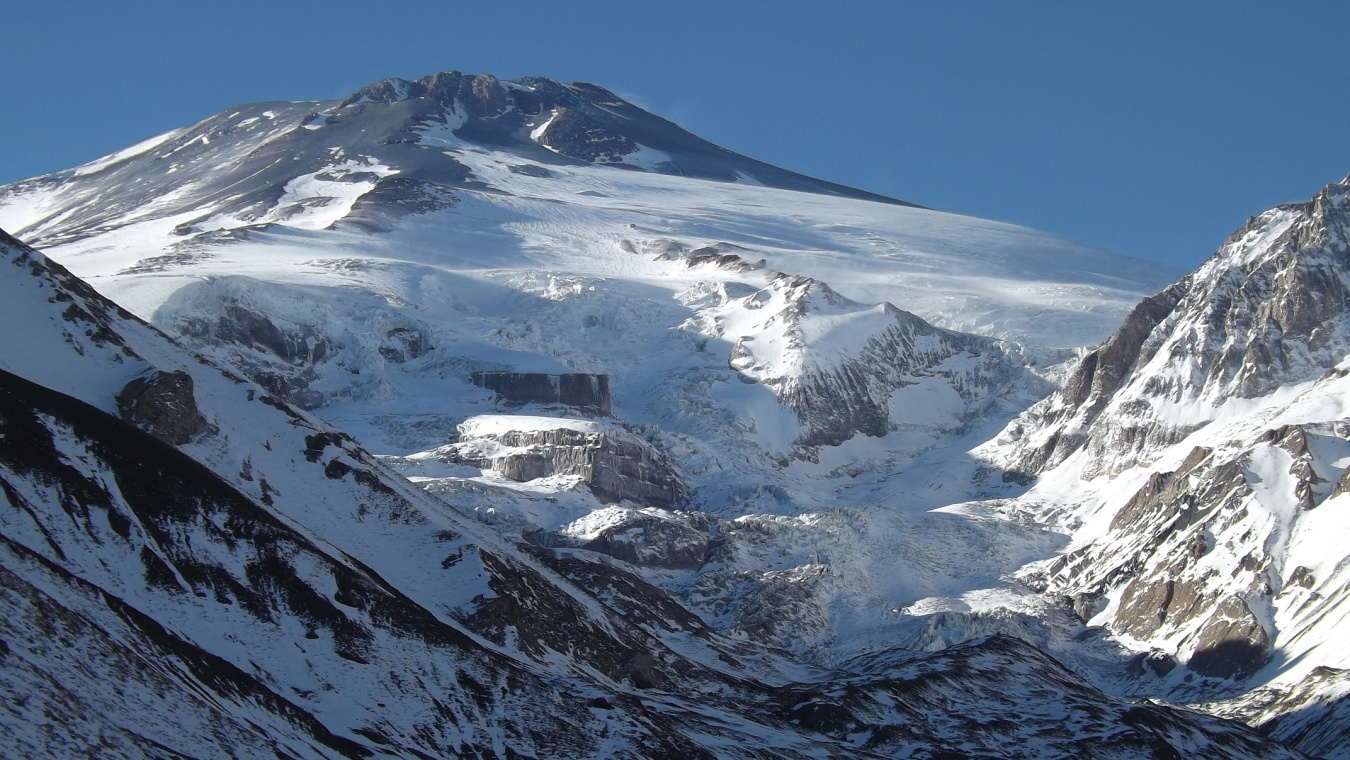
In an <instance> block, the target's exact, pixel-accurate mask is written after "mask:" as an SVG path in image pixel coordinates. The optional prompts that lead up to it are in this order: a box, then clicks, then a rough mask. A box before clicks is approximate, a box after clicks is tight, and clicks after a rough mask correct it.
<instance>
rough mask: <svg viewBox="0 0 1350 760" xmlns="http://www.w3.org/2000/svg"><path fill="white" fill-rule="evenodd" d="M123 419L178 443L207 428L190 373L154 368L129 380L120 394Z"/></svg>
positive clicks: (118, 408)
mask: <svg viewBox="0 0 1350 760" xmlns="http://www.w3.org/2000/svg"><path fill="white" fill-rule="evenodd" d="M117 411H118V413H119V414H121V416H122V419H124V420H126V421H127V422H130V423H131V424H133V425H135V426H136V427H138V428H140V429H141V430H144V431H145V432H147V433H149V434H150V435H153V436H154V437H156V438H158V439H160V440H161V441H164V442H165V443H168V444H172V445H174V446H178V445H181V444H184V443H187V442H188V441H190V440H192V437H193V436H195V435H197V434H198V433H200V432H202V431H203V430H205V429H206V426H207V423H206V419H205V418H203V417H202V415H201V412H199V411H197V402H196V400H195V399H194V398H193V395H192V377H191V376H190V375H188V373H186V372H184V371H182V370H177V371H174V372H162V371H159V370H156V371H155V372H153V373H151V374H148V375H143V376H141V377H138V378H136V379H135V380H132V381H131V382H129V383H127V385H126V387H125V388H123V389H122V391H121V392H120V393H118V394H117Z"/></svg>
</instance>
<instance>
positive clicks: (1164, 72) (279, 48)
mask: <svg viewBox="0 0 1350 760" xmlns="http://www.w3.org/2000/svg"><path fill="white" fill-rule="evenodd" d="M1348 33H1350V3H1345V2H1343V1H1340V2H1299V1H1282V2H1279V3H1256V2H1241V1H1239V2H1234V1H1232V0H1225V1H1224V2H1211V3H1200V2H1186V3H1174V2H1129V3H1097V2H1035V1H1030V2H1017V3H1014V2H992V1H991V2H962V1H960V0H956V1H943V2H930V3H909V2H898V1H897V2H881V1H869V0H835V1H834V2H829V3H823V2H799V1H798V0H778V1H776V2H752V1H751V0H741V1H740V2H735V1H733V2H726V1H725V0H724V1H723V2H703V1H702V0H691V1H686V2H680V3H670V2H660V3H657V2H642V1H630V2H587V1H586V0H573V2H567V3H558V2H511V1H510V0H496V1H493V2H489V1H488V0H472V1H468V2H447V1H442V2H407V1H400V0H390V1H388V2H384V3H378V4H376V3H369V2H362V3H358V2H348V1H346V0H327V1H326V2H309V1H307V0H272V2H268V3H263V2H254V1H253V0H237V1H236V2H230V3H192V2H138V1H137V0H125V1H124V2H119V3H103V2H99V3H90V2H74V1H72V0H47V1H46V2H43V3H23V4H20V5H18V6H17V7H13V8H10V9H7V11H6V41H5V51H4V55H3V64H0V87H2V88H3V93H4V103H5V107H4V114H5V116H4V118H2V119H0V140H2V141H3V145H4V146H5V150H4V151H3V152H0V182H9V181H13V180H17V179H21V178H24V177H29V176H33V175H37V174H41V173H44V172H48V171H54V170H57V169H62V168H66V167H69V166H73V165H76V164H79V163H83V162H85V161H88V160H91V159H93V158H96V157H98V156H101V155H104V154H107V153H110V152H112V151H114V150H117V149H118V148H121V147H124V146H126V145H129V144H131V143H134V142H137V141H139V140H141V139H144V138H146V137H149V136H151V135H153V134H157V133H159V132H163V131H167V130H169V129H172V128H174V127H178V126H182V125H184V124H188V123H191V122H194V121H196V120H198V119H201V118H204V117H206V116H209V115H211V114H213V113H215V112H217V111H220V110H222V109H224V108H227V107H229V106H231V105H235V104H237V103H242V102H250V101H262V100H304V99H323V98H338V97H342V96H344V95H346V94H347V93H349V92H351V91H352V90H355V89H356V88H358V87H360V86H361V85H363V84H366V83H369V82H371V81H374V80H377V79H379V78H381V77H384V76H389V75H395V76H403V77H407V78H415V77H418V76H421V75H424V74H427V73H431V72H433V71H439V70H448V69H458V70H461V71H466V72H473V73H492V74H496V75H497V76H499V77H502V78H514V77H518V76H525V75H538V76H547V77H552V78H555V79H561V80H563V81H573V80H583V81H590V82H595V83H597V84H600V85H602V86H604V87H607V88H608V89H611V90H613V91H615V92H617V93H619V94H621V95H623V96H625V97H628V98H629V99H631V100H633V101H634V102H636V103H638V104H640V105H642V106H644V107H646V108H648V109H649V110H652V111H654V112H656V113H658V114H660V115H662V116H665V117H667V118H669V119H672V120H674V121H676V122H678V123H680V124H681V125H683V126H685V127H686V128H688V129H690V130H691V131H693V132H695V133H697V134H699V135H701V136H703V137H705V138H707V139H709V140H712V141H713V142H716V143H719V144H721V145H723V146H725V147H727V148H730V149H732V150H736V151H738V152H741V153H745V154H747V155H750V156H753V157H755V158H758V159H761V160H764V161H768V162H770V163H774V164H777V165H780V166H783V167H785V168H788V169H792V170H795V171H799V172H803V173H806V174H811V175H814V176H817V177H821V178H823V179H828V180H831V181H835V182H840V183H843V184H848V185H853V186H855V187H859V188H863V189H866V190H871V191H873V192H879V193H883V194H886V195H891V196H894V197H897V198H902V199H905V200H909V201H912V202H915V203H920V204H923V205H926V206H931V207H933V208H938V209H942V210H946V211H954V212H958V213H963V214H971V215H975V216H982V217H988V218H992V219H1000V220H1005V221H1010V222H1015V223H1018V224H1024V225H1027V226H1031V227H1036V228H1038V229H1042V230H1046V231H1050V232H1054V233H1057V234H1060V235H1064V236H1066V237H1070V238H1074V239H1076V240H1080V241H1083V242H1086V243H1090V244H1093V245H1097V246H1100V247H1103V248H1106V249H1108V250H1113V251H1117V252H1119V253H1126V254H1130V255H1134V256H1140V257H1144V258H1151V259H1156V260H1159V261H1167V262H1172V263H1175V264H1177V265H1179V266H1183V267H1187V268H1189V267H1191V266H1194V265H1195V264H1197V263H1198V262H1199V261H1201V260H1202V259H1203V258H1205V257H1206V256H1208V255H1209V254H1210V253H1212V252H1213V251H1214V249H1215V248H1216V247H1217V246H1218V245H1219V244H1220V243H1221V242H1222V241H1223V239H1224V238H1225V237H1226V236H1227V235H1228V234H1229V233H1230V232H1231V231H1232V230H1233V229H1235V228H1236V227H1237V226H1238V225H1240V224H1241V223H1242V222H1243V221H1244V220H1245V219H1246V217H1247V216H1249V215H1252V214H1255V213H1258V212H1260V211H1262V210H1264V209H1266V208H1268V207H1270V206H1272V205H1275V204H1277V203H1283V202H1289V201H1301V200H1306V199H1307V198H1308V197H1310V196H1311V195H1312V194H1313V193H1315V192H1316V191H1317V190H1319V189H1320V188H1321V187H1322V186H1323V185H1325V184H1326V183H1328V182H1332V181H1336V180H1339V179H1341V178H1342V177H1344V176H1345V175H1346V174H1347V173H1350V140H1348V139H1346V125H1347V124H1350V86H1347V78H1346V75H1347V72H1350V45H1347V44H1346V36H1347V34H1348Z"/></svg>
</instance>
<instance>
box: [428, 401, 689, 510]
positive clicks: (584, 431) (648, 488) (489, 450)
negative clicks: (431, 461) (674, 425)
mask: <svg viewBox="0 0 1350 760" xmlns="http://www.w3.org/2000/svg"><path fill="white" fill-rule="evenodd" d="M519 419H520V424H519V426H516V425H513V424H512V422H513V420H512V418H511V417H486V418H483V417H480V418H474V419H472V420H469V421H467V422H465V423H463V424H461V425H460V426H459V431H460V441H459V443H456V444H452V445H450V446H447V447H444V448H442V449H439V450H437V452H436V456H437V458H440V459H442V460H444V461H447V462H454V463H461V464H473V465H475V466H478V467H482V468H483V469H490V470H492V471H494V472H496V473H498V474H500V475H502V476H503V477H506V478H509V479H511V480H514V481H517V482H522V483H523V482H528V481H531V480H538V479H539V478H546V477H552V476H558V475H561V476H571V477H576V478H578V479H580V481H581V482H582V483H584V484H586V486H588V487H589V488H590V490H591V492H592V493H594V494H595V496H596V498H598V499H600V500H601V501H603V502H606V503H611V504H617V503H619V502H624V501H629V502H634V503H636V504H641V505H643V506H651V507H662V508H669V507H673V506H677V505H679V504H681V503H682V502H683V501H684V500H685V497H686V496H687V495H688V493H687V489H686V487H685V485H684V483H683V482H681V480H680V478H679V476H678V475H676V473H675V471H674V470H673V469H672V468H671V466H670V464H669V463H668V462H667V460H666V458H665V456H664V455H663V454H662V453H661V452H660V451H658V450H657V449H656V448H655V447H653V446H651V445H650V444H648V443H647V442H646V441H643V440H642V439H640V438H638V437H637V436H634V435H632V434H629V433H627V432H625V431H623V430H621V429H619V428H617V427H612V426H607V425H600V424H594V423H589V422H586V421H580V420H565V419H555V418H546V417H522V418H519Z"/></svg>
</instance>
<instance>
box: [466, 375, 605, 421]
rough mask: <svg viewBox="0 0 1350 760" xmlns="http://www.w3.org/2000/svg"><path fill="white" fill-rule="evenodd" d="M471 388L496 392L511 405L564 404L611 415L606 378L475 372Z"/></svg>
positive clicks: (598, 376)
mask: <svg viewBox="0 0 1350 760" xmlns="http://www.w3.org/2000/svg"><path fill="white" fill-rule="evenodd" d="M472 379H473V384H474V385H476V386H478V387H479V388H486V389H488V390H490V391H496V392H497V395H498V396H499V397H501V398H502V399H504V400H506V401H508V402H510V403H514V404H566V405H567V406H571V407H575V408H577V409H581V410H583V411H587V412H592V413H594V414H603V415H606V416H608V415H609V414H610V396H609V375H590V374H586V373H584V372H572V373H567V374H558V375H549V374H544V373H541V372H475V373H473V375H472Z"/></svg>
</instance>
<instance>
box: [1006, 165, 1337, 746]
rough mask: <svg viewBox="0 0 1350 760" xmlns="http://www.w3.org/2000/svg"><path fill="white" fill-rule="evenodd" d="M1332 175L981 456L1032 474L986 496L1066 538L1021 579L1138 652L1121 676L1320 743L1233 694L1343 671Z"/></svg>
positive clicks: (1144, 317)
mask: <svg viewBox="0 0 1350 760" xmlns="http://www.w3.org/2000/svg"><path fill="white" fill-rule="evenodd" d="M1347 189H1348V188H1347V185H1346V183H1337V184H1333V185H1330V186H1328V187H1327V188H1325V189H1324V190H1323V191H1322V192H1321V193H1319V194H1318V195H1317V196H1316V197H1314V198H1313V199H1312V200H1311V201H1309V202H1308V203H1304V204H1297V205H1290V206H1282V207H1279V208H1276V209H1272V210H1271V211H1268V212H1266V213H1264V214H1261V215H1259V216H1257V217H1254V218H1253V219H1252V220H1251V221H1250V222H1249V223H1248V224H1247V225H1246V226H1245V227H1244V228H1242V229H1241V230H1239V231H1237V232H1236V233H1235V234H1234V235H1233V236H1232V237H1231V238H1230V239H1229V240H1228V242H1226V243H1225V244H1224V246H1223V247H1222V248H1220V250H1219V251H1218V252H1217V253H1216V254H1215V255H1214V256H1213V257H1212V258H1211V259H1209V260H1208V261H1206V262H1205V263H1204V264H1203V265H1201V267H1200V268H1199V269H1198V270H1197V271H1196V272H1195V273H1194V274H1193V275H1191V276H1189V277H1187V278H1185V279H1183V280H1182V281H1180V282H1179V283H1177V284H1176V285H1174V286H1172V287H1171V288H1169V289H1167V290H1166V291H1164V292H1163V293H1161V294H1159V295H1158V296H1156V297H1154V298H1152V299H1149V300H1148V301H1146V302H1145V303H1144V304H1141V306H1140V307H1139V308H1138V309H1136V311H1135V312H1134V313H1133V314H1132V315H1131V317H1130V319H1129V320H1127V322H1126V324H1125V326H1123V327H1122V328H1121V330H1120V331H1119V332H1117V333H1116V335H1115V336H1113V337H1112V338H1111V339H1110V340H1108V341H1107V342H1106V343H1105V344H1103V346H1102V347H1100V348H1099V349H1097V350H1096V351H1093V352H1091V353H1089V354H1088V355H1087V356H1086V357H1085V358H1084V360H1083V361H1082V362H1081V363H1080V364H1079V365H1078V367H1077V368H1076V369H1075V370H1074V372H1073V373H1072V374H1071V376H1070V379H1069V381H1068V383H1067V384H1066V386H1065V388H1064V389H1063V390H1061V391H1059V392H1057V393H1055V394H1053V395H1052V396H1051V397H1050V398H1048V399H1046V400H1045V401H1044V402H1042V403H1040V404H1037V405H1035V406H1033V407H1032V408H1031V409H1030V410H1029V411H1028V412H1026V413H1025V414H1023V415H1022V416H1020V417H1019V418H1018V419H1017V420H1015V421H1014V422H1013V423H1011V424H1010V425H1009V426H1008V428H1007V429H1005V430H1004V431H1003V432H1002V433H1001V434H1000V436H999V437H998V438H996V439H995V440H994V441H992V442H991V443H990V444H989V445H987V446H986V447H984V448H983V449H982V453H983V455H985V456H988V457H990V458H991V459H993V460H994V461H996V462H999V463H1001V464H1002V465H1003V466H1005V467H1007V468H1008V469H1009V470H1013V471H1017V472H1021V473H1025V474H1032V475H1037V476H1039V482H1038V483H1037V485H1036V486H1035V487H1034V488H1032V489H1031V491H1030V492H1028V493H1027V494H1026V495H1025V496H1023V497H1022V498H1021V499H1020V500H1018V501H1016V502H1013V503H1011V504H1008V505H1005V506H1004V507H1003V509H1004V510H1005V511H1007V512H1008V513H1013V514H1016V513H1019V512H1020V513H1021V514H1024V515H1033V516H1034V517H1035V519H1039V520H1045V521H1050V522H1052V523H1056V524H1059V525H1061V526H1064V527H1066V528H1068V529H1070V530H1072V531H1073V535H1074V537H1075V538H1074V542H1073V545H1072V546H1071V547H1069V549H1068V550H1067V551H1066V552H1065V553H1064V554H1063V555H1062V556H1060V557H1059V558H1057V559H1055V560H1053V561H1047V562H1044V563H1039V564H1037V565H1033V566H1031V567H1029V568H1027V569H1026V570H1024V571H1023V577H1024V578H1025V579H1026V580H1027V581H1028V582H1029V583H1031V584H1032V585H1034V586H1036V587H1038V588H1042V589H1044V590H1045V591H1046V592H1047V593H1050V594H1056V595H1062V596H1064V597H1066V598H1069V599H1072V600H1073V604H1074V606H1075V609H1077V610H1078V612H1079V614H1080V615H1082V616H1083V618H1084V619H1087V620H1088V621H1089V622H1090V623H1092V624H1097V625H1103V626H1106V627H1108V628H1109V629H1110V630H1111V631H1112V632H1114V634H1115V635H1117V636H1118V637H1119V639H1120V640H1121V641H1123V642H1125V643H1126V644H1127V645H1128V646H1129V647H1131V648H1133V649H1136V650H1139V651H1144V652H1149V651H1151V652H1152V654H1151V655H1149V657H1150V660H1149V662H1150V663H1152V664H1151V666H1150V667H1151V668H1152V671H1151V672H1149V671H1144V672H1143V675H1144V676H1146V677H1145V678H1143V679H1141V681H1137V682H1135V683H1133V684H1132V685H1131V686H1129V687H1128V688H1130V689H1132V690H1135V691H1136V693H1149V694H1158V695H1165V696H1168V697H1169V698H1172V699H1206V698H1209V699H1212V698H1214V697H1216V696H1226V697H1232V698H1233V701H1231V702H1227V703H1214V704H1212V705H1211V706H1210V709H1215V710H1218V711H1220V712H1224V713H1226V714H1244V715H1258V714H1264V717H1262V718H1261V720H1263V721H1266V722H1267V724H1268V725H1269V726H1270V727H1271V729H1272V730H1280V731H1283V732H1284V733H1282V734H1280V735H1282V736H1289V737H1292V736H1295V735H1302V736H1305V737H1307V738H1308V741H1309V742H1310V744H1308V745H1307V746H1308V748H1309V749H1316V750H1317V751H1328V750H1330V749H1332V748H1333V747H1334V749H1335V751H1334V752H1333V754H1332V756H1340V755H1338V754H1335V753H1336V752H1344V749H1343V748H1340V747H1338V746H1335V743H1334V742H1333V743H1328V742H1327V741H1326V740H1325V736H1326V735H1327V734H1328V732H1334V731H1336V730H1343V729H1335V728H1331V727H1330V726H1329V725H1326V724H1320V725H1319V724H1318V723H1317V722H1316V721H1315V720H1313V719H1311V718H1309V719H1308V720H1301V719H1293V718H1291V719H1290V720H1287V721H1281V720H1276V719H1275V716H1274V714H1272V713H1269V712H1267V713H1261V711H1260V710H1258V709H1256V708H1255V707H1252V706H1253V705H1260V704H1265V703H1268V702H1270V701H1272V700H1274V701H1276V702H1279V703H1280V704H1283V705H1284V706H1285V709H1289V710H1297V709H1300V708H1298V707H1297V705H1299V704H1303V703H1316V702H1318V701H1319V700H1322V697H1321V696H1319V693H1320V692H1319V691H1318V689H1326V690H1330V691H1329V692H1328V693H1331V692H1336V690H1338V689H1341V688H1342V687H1341V686H1340V685H1339V684H1340V683H1341V681H1340V679H1339V677H1334V674H1336V673H1340V672H1342V671H1344V670H1346V669H1347V668H1350V661H1347V659H1346V655H1345V653H1346V651H1347V647H1346V646H1345V643H1346V642H1345V640H1344V637H1343V636H1342V635H1341V634H1340V633H1339V631H1342V630H1344V626H1345V625H1346V622H1345V620H1344V618H1345V615H1346V614H1347V611H1350V597H1348V596H1347V595H1346V591H1345V590H1346V588H1347V586H1346V581H1345V578H1344V569H1345V565H1346V562H1345V556H1346V552H1345V549H1344V546H1343V544H1341V543H1337V542H1336V541H1335V540H1334V539H1332V538H1331V537H1333V536H1342V535H1344V534H1345V531H1346V530H1350V524H1347V517H1346V515H1347V514H1348V513H1347V512H1346V509H1345V508H1346V506H1347V504H1350V502H1347V501H1346V499H1347V497H1346V495H1345V494H1346V491H1347V490H1348V489H1347V486H1350V480H1347V479H1348V478H1350V402H1347V399H1350V384H1348V383H1350V200H1347V198H1348V194H1347ZM1182 666H1184V667H1182ZM1196 676H1201V678H1199V679H1198V680H1197V678H1196ZM1309 678H1312V679H1314V680H1315V681H1316V682H1317V683H1319V684H1321V685H1320V686H1318V687H1316V688H1312V687H1309V688H1310V689H1312V690H1311V691H1309V690H1308V689H1304V688H1303V687H1302V686H1300V684H1301V682H1303V680H1304V679H1309ZM1263 685H1264V687H1265V688H1264V689H1263V690H1260V691H1253V692H1251V693H1250V695H1249V696H1243V695H1244V693H1246V692H1247V691H1248V690H1249V689H1253V688H1254V687H1256V686H1263ZM1249 700H1250V701H1249ZM1262 709H1266V708H1262ZM1337 716H1338V714H1337V713H1336V712H1335V711H1324V712H1322V713H1320V717H1319V718H1317V720H1327V721H1333V723H1334V722H1336V721H1344V717H1337ZM1334 724H1335V725H1343V724H1342V723H1334ZM1297 732H1302V733H1301V734H1298V733H1297ZM1317 736H1322V737H1323V739H1317V738H1316V737H1317Z"/></svg>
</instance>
